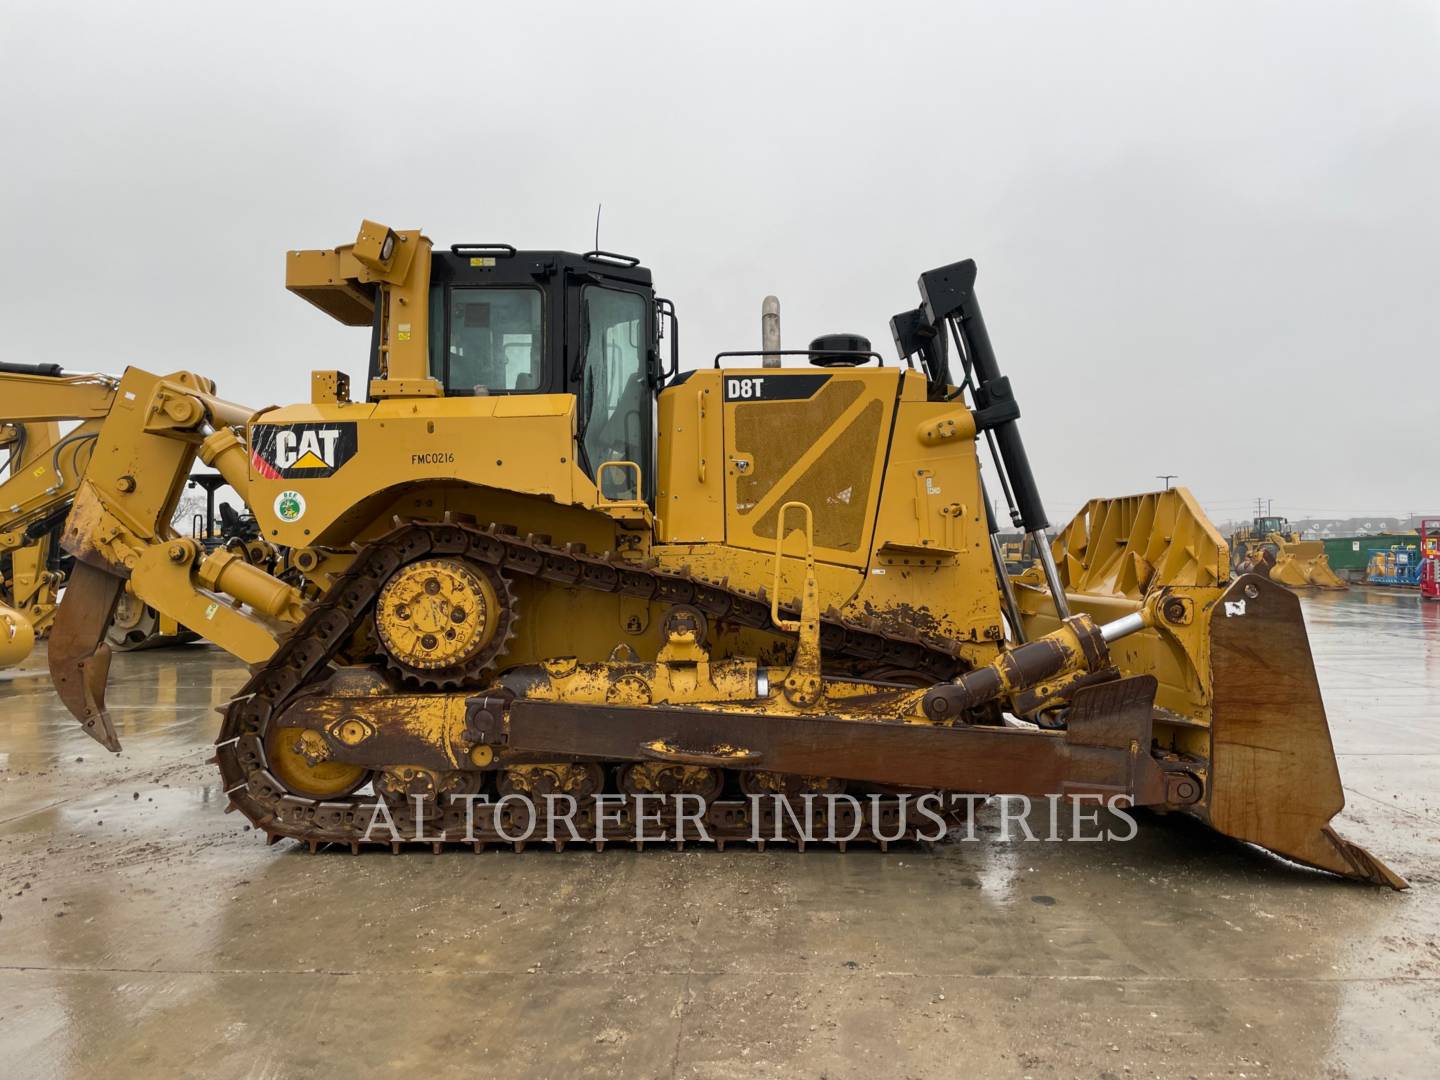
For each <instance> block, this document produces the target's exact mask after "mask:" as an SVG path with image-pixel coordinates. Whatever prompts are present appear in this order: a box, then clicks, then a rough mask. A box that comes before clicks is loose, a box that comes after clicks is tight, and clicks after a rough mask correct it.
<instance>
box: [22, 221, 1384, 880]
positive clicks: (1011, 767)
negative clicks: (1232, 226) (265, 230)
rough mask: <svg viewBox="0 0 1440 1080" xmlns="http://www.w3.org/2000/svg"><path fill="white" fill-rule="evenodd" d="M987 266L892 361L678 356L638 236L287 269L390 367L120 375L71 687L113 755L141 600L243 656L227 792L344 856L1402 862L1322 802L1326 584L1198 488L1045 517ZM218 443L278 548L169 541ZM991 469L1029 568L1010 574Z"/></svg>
mask: <svg viewBox="0 0 1440 1080" xmlns="http://www.w3.org/2000/svg"><path fill="white" fill-rule="evenodd" d="M975 280H976V267H975V264H974V262H972V261H968V260H967V261H962V262H958V263H954V264H950V265H947V266H943V267H939V268H937V269H935V270H931V271H927V272H926V273H924V274H922V275H921V276H920V278H919V297H918V302H917V305H916V306H915V307H914V308H913V309H911V310H907V311H904V312H901V313H899V314H898V315H896V316H895V317H894V319H892V320H891V329H892V332H893V334H894V337H895V343H896V346H897V358H896V359H891V360H888V361H887V360H886V359H885V358H884V357H882V356H881V355H880V354H879V353H877V352H875V351H873V350H872V349H871V347H870V344H869V343H868V342H867V341H865V340H864V339H863V338H859V337H856V336H852V335H825V336H822V337H820V338H817V339H816V340H815V341H814V342H813V343H812V345H811V347H810V348H809V349H805V350H778V349H773V347H772V349H771V350H769V351H767V352H766V354H765V355H764V356H763V357H762V356H761V354H752V353H722V354H720V355H719V356H717V357H715V359H714V361H713V363H712V364H710V365H709V366H701V367H697V368H694V369H687V370H682V367H681V364H680V354H679V348H678V333H679V326H678V318H677V312H676V309H675V305H674V304H673V303H671V302H670V301H668V300H666V299H664V298H662V297H658V296H657V295H656V293H655V290H654V287H653V283H652V280H651V275H650V272H649V271H648V270H647V269H645V268H644V267H642V266H641V265H640V264H639V262H638V261H637V260H635V259H633V258H630V257H627V256H620V255H615V254H612V253H607V252H603V251H592V252H588V253H585V254H574V253H568V252H563V251H528V250H518V249H516V248H515V247H512V246H509V245H504V244H488V243H485V244H454V245H452V246H450V247H449V248H444V249H441V248H436V247H434V246H433V245H432V243H431V241H430V240H429V239H427V238H426V237H425V236H424V235H423V234H422V233H421V232H420V231H417V230H394V229H391V228H388V227H386V226H384V225H382V224H378V223H375V222H371V221H366V222H364V223H363V224H362V225H361V228H360V231H359V234H358V235H357V237H356V239H355V240H354V242H353V243H349V244H343V245H341V246H338V247H335V248H331V249H323V250H303V251H292V252H289V253H288V255H287V270H286V285H287V288H288V289H289V290H290V291H291V292H292V293H294V294H295V295H297V296H299V297H300V298H302V299H303V300H305V301H307V302H309V303H310V304H312V305H313V306H314V307H316V308H318V309H319V310H320V311H322V312H324V313H325V314H327V315H329V316H330V317H331V318H333V319H335V320H336V321H338V322H339V323H341V324H343V325H346V326H353V327H365V328H368V329H369V349H368V372H367V377H366V379H365V381H364V383H363V387H361V388H357V389H359V390H360V392H359V393H356V392H354V391H353V390H352V386H351V381H350V379H349V377H348V376H347V375H346V374H345V373H343V372H339V371H316V372H313V373H312V375H311V382H310V397H309V401H307V402H305V403H302V404H295V405H289V406H284V407H278V408H269V409H264V410H261V411H259V412H252V411H251V410H249V409H247V408H244V407H241V406H237V405H235V404H233V403H230V402H228V401H226V400H225V399H224V398H222V397H220V396H218V394H217V391H216V387H215V385H214V383H213V382H211V381H210V380H209V379H208V378H206V377H204V376H201V375H198V374H195V373H190V372H176V373H171V374H153V373H151V372H148V371H144V370H142V369H140V368H136V367H131V368H129V369H127V370H126V371H125V372H124V374H123V375H122V376H121V377H120V379H119V384H118V388H117V393H116V395H115V397H114V400H113V402H112V404H111V407H110V409H109V411H108V413H107V415H106V416H105V417H104V419H103V421H102V423H101V426H100V430H99V432H98V435H97V441H96V446H95V450H94V452H93V453H92V454H91V456H90V459H89V463H88V465H87V467H86V469H85V473H84V476H83V478H82V480H81V483H80V487H79V490H78V492H77V493H76V497H75V500H74V504H73V507H72V509H71V511H70V514H69V517H68V519H67V521H66V523H65V527H64V532H63V543H64V545H65V548H66V549H67V550H68V551H70V552H71V553H73V554H74V556H75V558H76V566H75V570H74V576H73V578H72V580H71V583H70V587H69V590H68V591H67V593H66V595H65V597H64V600H63V602H62V603H61V606H60V611H59V614H58V617H57V619H56V623H55V628H54V630H53V632H52V637H51V646H50V653H49V661H50V669H51V673H52V677H53V680H54V684H55V687H56V689H57V691H58V692H59V695H60V697H61V698H62V699H63V701H64V702H65V704H66V705H67V706H68V707H69V708H70V710H71V711H72V712H73V713H74V715H75V716H76V718H77V719H78V720H79V722H80V723H81V725H82V727H83V729H84V730H85V731H86V732H87V733H89V734H90V735H91V736H93V737H94V738H95V739H96V740H98V741H99V742H100V743H101V744H103V745H104V746H106V747H107V748H109V749H111V750H118V749H119V748H120V745H121V744H120V737H121V735H122V734H123V730H124V717H123V716H112V715H111V714H109V713H108V712H107V710H106V708H105V683H106V678H107V673H108V669H109V665H110V653H109V650H108V648H107V646H106V645H105V643H104V631H105V627H106V626H107V625H108V623H109V620H110V618H111V616H112V612H113V608H114V605H115V603H116V601H117V599H118V598H119V597H120V595H121V594H122V592H123V591H124V589H125V588H126V587H127V583H128V587H129V588H131V589H132V590H133V591H134V593H135V595H136V596H137V597H139V598H141V599H142V600H143V601H144V602H145V603H148V604H151V605H153V606H154V607H155V608H156V610H158V611H160V612H162V613H164V614H166V615H168V616H169V617H171V618H173V619H175V620H176V621H177V622H179V623H180V624H182V625H184V626H187V627H190V628H191V629H193V630H195V631H196V632H198V633H200V634H202V635H203V636H204V637H205V638H207V639H208V640H210V641H212V642H214V643H216V644H217V645H219V646H221V647H223V648H225V649H226V650H228V651H229V652H230V653H232V654H233V655H234V656H236V657H237V658H239V659H240V660H242V661H244V662H245V663H246V664H248V665H250V666H251V671H252V675H251V677H250V679H249V681H248V683H247V684H246V685H245V686H244V687H243V689H242V690H241V692H240V693H239V694H238V695H237V696H236V697H235V698H234V699H233V701H231V702H230V704H229V705H228V706H227V707H226V708H225V709H224V716H223V720H222V723H221V729H220V732H219V736H218V739H217V742H216V757H215V762H216V764H217V765H218V768H219V772H220V776H221V779H222V783H223V788H224V791H225V792H226V794H227V796H228V800H229V809H231V810H236V811H239V813H240V814H241V816H242V817H243V818H245V819H247V820H248V821H249V822H250V823H251V824H252V825H253V826H254V828H255V829H256V830H258V832H259V834H260V835H263V836H266V837H268V838H269V839H270V841H271V842H275V841H278V840H281V839H284V838H293V839H294V840H296V841H299V842H300V843H301V844H304V845H308V846H309V848H310V849H311V850H312V851H313V850H317V849H320V848H325V847H334V848H339V849H341V850H346V849H348V850H350V851H353V852H359V851H361V850H363V849H364V848H365V846H366V845H380V846H382V847H389V848H390V849H391V850H397V851H398V850H401V849H403V848H404V847H405V846H406V845H425V846H431V847H434V848H437V849H438V848H440V847H442V846H444V845H447V844H462V845H472V846H474V847H475V848H477V849H479V848H483V847H485V846H486V845H495V844H514V846H516V847H517V848H519V847H523V846H524V845H525V844H526V843H531V844H534V843H546V844H550V843H553V844H554V845H555V846H556V847H563V846H565V845H566V844H567V843H583V844H587V845H593V846H595V847H601V846H603V845H604V844H606V843H622V842H623V843H627V844H628V843H635V844H637V845H638V844H643V843H646V842H649V841H651V840H655V839H656V837H657V835H658V836H659V838H660V839H663V841H664V842H665V843H676V844H684V843H686V842H687V841H697V840H698V841H702V842H703V841H712V842H714V843H715V844H717V845H723V844H725V843H727V842H749V843H761V844H763V843H765V842H784V843H794V844H797V845H799V846H800V847H802V848H803V847H804V846H805V844H806V843H807V842H836V843H839V844H840V846H841V847H844V846H845V845H846V844H849V843H872V844H873V843H879V844H882V845H883V844H886V843H889V842H891V841H895V840H902V839H915V838H918V837H920V836H921V832H922V826H923V827H925V828H928V827H929V826H928V823H926V822H925V821H923V820H921V822H920V824H919V825H917V824H916V818H914V817H907V810H908V809H912V808H914V807H915V806H916V805H917V800H920V799H924V798H927V797H934V798H935V801H934V802H933V803H932V804H931V805H932V806H938V807H942V808H943V809H942V810H941V811H937V812H936V813H935V814H932V815H930V816H931V817H933V818H934V819H935V820H938V821H940V822H941V823H942V825H943V824H947V823H950V822H953V821H955V820H957V818H956V817H953V816H947V815H954V814H958V813H960V811H957V810H955V800H956V797H957V796H966V797H974V796H984V795H991V794H1007V795H1014V796H1021V795H1023V796H1029V797H1035V798H1041V797H1049V796H1053V797H1056V798H1064V799H1069V800H1071V801H1072V803H1077V804H1078V803H1080V802H1083V801H1084V800H1087V799H1094V800H1104V801H1108V803H1109V804H1111V805H1119V806H1131V805H1134V806H1140V807H1148V808H1151V809H1153V810H1155V811H1158V812H1174V813H1183V814H1188V815H1190V816H1192V817H1194V818H1197V819H1199V820H1200V821H1202V822H1205V823H1207V824H1208V825H1210V826H1211V827H1212V828H1213V829H1215V830H1217V831H1219V832H1220V833H1223V834H1225V835H1227V836H1230V837H1234V838H1235V839H1237V840H1239V841H1244V842H1248V843H1250V844H1254V845H1258V846H1260V847H1263V848H1267V849H1269V850H1270V851H1272V852H1275V853H1277V854H1279V855H1281V856H1284V857H1285V858H1286V859H1289V860H1292V861H1294V862H1297V863H1302V864H1305V865H1307V866H1310V867H1314V868H1318V869H1321V870H1325V871H1329V872H1331V873H1333V874H1338V875H1343V876H1346V877H1352V878H1359V879H1363V880H1366V881H1371V882H1376V883H1383V884H1387V885H1390V886H1393V887H1395V888H1403V887H1404V885H1405V883H1404V881H1403V880H1402V879H1401V878H1400V877H1399V876H1397V875H1396V874H1394V873H1393V872H1392V871H1391V870H1389V869H1388V868H1387V867H1386V866H1385V865H1384V864H1383V863H1381V862H1380V860H1378V859H1376V858H1375V857H1373V856H1371V855H1370V854H1368V853H1367V852H1366V851H1365V850H1364V849H1362V848H1360V847H1359V846H1357V845H1356V844H1353V843H1350V842H1348V841H1346V840H1344V839H1342V838H1341V837H1340V836H1339V835H1338V834H1337V833H1336V832H1335V831H1334V830H1333V829H1332V828H1331V826H1330V820H1331V818H1332V817H1333V816H1334V815H1335V814H1336V813H1338V812H1339V810H1340V809H1341V808H1342V806H1343V804H1344V798H1343V794H1342V790H1341V786H1340V778H1339V773H1338V768H1337V764H1336V760H1335V756H1334V753H1333V750H1332V747H1331V743H1330V735H1329V729H1328V727H1327V724H1326V719H1325V712H1324V707H1323V704H1322V702H1321V699H1320V693H1319V689H1318V686H1317V683H1316V678H1315V672H1314V668H1313V665H1312V661H1311V656H1310V651H1309V646H1308V644H1307V640H1306V635H1305V628H1304V623H1303V621H1302V618H1301V613H1300V609H1299V605H1298V601H1297V600H1296V598H1295V597H1294V596H1293V595H1291V594H1290V593H1289V592H1288V591H1287V590H1285V589H1283V588H1281V587H1280V586H1278V585H1276V584H1274V583H1272V582H1271V581H1269V580H1267V579H1265V578H1263V577H1258V576H1255V575H1241V576H1232V575H1231V573H1230V566H1229V556H1228V551H1227V548H1226V545H1225V543H1224V541H1223V540H1222V539H1221V537H1220V536H1219V534H1218V533H1217V532H1216V530H1215V528H1214V526H1213V525H1211V524H1210V522H1208V521H1207V520H1206V519H1205V517H1204V515H1203V514H1202V512H1201V511H1200V510H1199V508H1198V506H1197V505H1196V503H1195V501H1194V500H1193V499H1192V497H1191V496H1190V494H1189V493H1188V492H1187V491H1186V490H1184V489H1182V488H1177V489H1174V490H1171V491H1165V492H1157V493H1154V494H1146V495H1137V496H1131V497H1124V498H1111V499H1096V500H1094V501H1092V502H1090V503H1089V504H1088V505H1087V506H1086V507H1085V508H1084V510H1082V512H1081V513H1080V514H1079V515H1078V516H1077V517H1076V518H1075V519H1074V520H1073V521H1072V522H1070V524H1069V525H1067V526H1065V527H1064V528H1063V529H1062V530H1061V531H1060V532H1059V533H1058V535H1054V536H1052V535H1051V526H1050V523H1049V521H1048V519H1047V517H1046V514H1045V510H1044V507H1043V503H1042V500H1041V498H1040V494H1039V492H1038V489H1037V486H1036V483H1035V479H1034V477H1033V475H1032V471H1031V468H1030V464H1029V462H1028V459H1027V456H1026V450H1025V446H1024V442H1023V440H1022V438H1021V432H1020V425H1019V417H1020V409H1019V405H1018V403H1017V398H1016V394H1015V391H1014V388H1013V387H1012V385H1011V383H1010V382H1009V380H1008V378H1007V377H1006V376H1005V375H1004V374H1002V372H1001V370H1000V367H999V364H998V361H997V359H996V354H995V351H994V349H993V347H992V345H991V342H990V338H989V335H988V332H987V330H986V325H985V321H984V319H983V317H982V314H981V310H980V307H979V303H978V301H977V298H976V291H975ZM667 342H668V348H667V347H666V343H667ZM797 354H798V355H797ZM781 356H790V357H792V363H791V364H790V366H775V365H776V364H777V363H778V362H779V360H780V357H781ZM802 358H803V359H802ZM757 359H758V361H759V362H757ZM796 359H799V360H801V362H799V363H795V362H793V361H794V360H796ZM982 445H983V446H984V447H985V448H986V449H988V451H989V452H990V456H991V458H992V465H991V467H990V468H987V470H986V471H985V472H984V473H983V474H982V469H981V464H980V457H981V447H982ZM197 458H198V459H199V460H200V461H201V462H203V463H204V464H206V465H208V466H211V467H213V468H214V469H215V470H217V471H218V472H219V473H220V474H221V475H222V476H223V477H224V478H225V480H226V481H227V482H228V483H229V484H230V485H231V486H232V487H233V488H234V489H235V490H236V491H237V492H239V493H241V494H242V496H243V497H244V499H245V500H246V502H247V504H248V505H249V507H250V508H251V510H252V511H253V513H254V515H255V518H256V520H257V522H258V524H259V526H260V529H261V532H262V535H263V537H264V539H265V540H267V541H268V542H270V543H271V544H273V545H275V546H276V548H277V549H278V550H280V551H281V552H283V564H282V565H281V566H280V567H278V568H277V570H278V572H277V573H270V572H267V571H266V570H265V569H263V568H261V567H257V566H254V565H252V564H250V563H249V562H247V561H246V560H245V559H244V558H242V557H239V556H237V555H236V554H235V553H234V552H229V551H224V550H216V551H209V552H206V551H204V550H203V549H202V547H201V546H200V545H198V544H197V543H195V542H194V541H193V540H190V539H187V538H185V537H182V536H178V535H176V533H175V532H174V530H172V529H171V528H170V524H169V523H170V521H171V515H172V512H173V509H174V506H175V502H176V499H177V498H178V496H179V492H180V488H181V486H182V485H183V483H184V479H185V477H186V476H187V475H188V473H189V471H190V468H191V465H192V463H193V462H194V461H195V460H196V459H197ZM992 470H993V471H992ZM992 490H994V491H996V492H998V493H999V497H1000V498H1003V499H1004V501H1005V503H1006V505H1007V506H1008V507H1009V508H1010V509H1009V513H1010V518H1011V521H1010V522H1009V523H1007V525H1006V528H1007V529H1009V528H1015V529H1019V530H1021V531H1023V532H1024V533H1025V534H1026V535H1027V536H1028V538H1029V540H1030V542H1031V546H1032V548H1033V549H1034V551H1035V552H1036V554H1037V563H1036V565H1035V566H1033V567H1031V568H1030V569H1029V570H1028V571H1027V572H1026V573H1025V574H1023V575H1021V576H1019V577H1017V578H1015V579H1014V580H1012V579H1011V578H1010V576H1008V575H1007V574H1006V572H1005V568H1004V563H1003V560H1002V559H1001V552H1000V549H999V545H998V542H997V540H996V536H997V533H998V532H999V531H1000V527H1001V526H1000V525H999V523H997V521H996V520H994V519H993V516H992V513H991V510H990V506H991V503H990V494H991V491H992ZM947 800H948V801H947ZM657 804H658V808H656V807H657ZM966 805H970V804H969V803H966ZM647 808H653V809H647ZM647 828H648V830H649V831H648V833H647V831H646V830H647ZM817 833H819V834H822V835H820V837H819V839H817V838H816V834H817Z"/></svg>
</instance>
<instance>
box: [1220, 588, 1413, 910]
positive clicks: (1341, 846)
mask: <svg viewBox="0 0 1440 1080" xmlns="http://www.w3.org/2000/svg"><path fill="white" fill-rule="evenodd" d="M1210 641H1211V661H1212V665H1213V672H1214V682H1213V688H1214V698H1213V708H1214V712H1213V719H1212V727H1211V739H1212V745H1211V765H1210V784H1209V797H1208V799H1207V800H1206V803H1205V804H1204V806H1203V807H1200V808H1197V809H1196V810H1195V811H1193V812H1194V813H1196V814H1197V816H1199V817H1201V818H1202V819H1203V820H1205V821H1207V822H1208V823H1209V824H1210V825H1211V826H1212V827H1213V828H1215V829H1216V830H1217V831H1219V832H1222V833H1224V834H1225V835H1227V836H1232V837H1235V838H1236V839H1238V840H1244V841H1247V842H1249V843H1252V844H1257V845H1259V846H1260V847H1263V848H1268V849H1269V850H1271V851H1273V852H1275V853H1276V854H1278V855H1282V856H1284V857H1285V858H1287V859H1293V860H1294V861H1296V862H1299V863H1304V864H1305V865H1307V866H1313V867H1317V868H1319V869H1321V870H1328V871H1330V872H1331V873H1335V874H1341V875H1344V876H1345V877H1351V878H1359V879H1361V880H1364V881H1370V882H1374V883H1375V884H1378V885H1389V886H1390V887H1391V888H1394V889H1404V888H1408V887H1409V886H1408V885H1407V883H1406V881H1405V879H1404V878H1402V877H1400V876H1399V875H1398V874H1396V873H1395V872H1394V871H1392V870H1391V869H1390V868H1389V867H1387V866H1386V865H1385V864H1384V863H1382V862H1381V861H1380V860H1379V859H1377V858H1375V856H1373V855H1371V854H1370V853H1369V852H1368V851H1366V850H1365V849H1364V848H1362V847H1361V846H1360V845H1359V844H1354V843H1351V842H1350V841H1348V840H1346V839H1344V838H1343V837H1341V836H1340V835H1339V834H1337V833H1336V832H1335V830H1334V829H1332V828H1331V827H1330V819H1331V818H1333V817H1334V816H1335V815H1336V814H1338V813H1339V812H1340V811H1341V809H1343V808H1344V806H1345V793H1344V790H1343V789H1342V788H1341V785H1340V768H1339V765H1338V763H1337V762H1336V760H1335V748H1334V746H1333V745H1332V743H1331V740H1330V727H1329V725H1328V723H1327V722H1326V719H1325V706H1324V704H1323V702H1322V701H1321V698H1320V684H1319V682H1318V681H1317V680H1316V677H1315V664H1314V660H1313V658H1312V657H1311V654H1310V643H1309V639H1308V637H1307V636H1306V633H1305V622H1304V618H1303V617H1302V615H1301V612H1300V601H1299V599H1298V598H1296V597H1295V596H1294V594H1292V593H1290V592H1289V591H1287V590H1286V589H1284V588H1281V587H1280V586H1279V585H1276V584H1274V583H1272V582H1270V581H1268V580H1266V579H1264V578H1261V577H1258V576H1256V575H1253V574H1247V575H1245V576H1243V577H1240V578H1238V579H1237V580H1236V581H1234V582H1233V583H1232V584H1231V586H1230V588H1229V589H1228V590H1226V592H1225V594H1224V595H1223V596H1222V597H1221V599H1220V600H1219V601H1218V602H1217V603H1216V604H1215V606H1214V607H1213V608H1212V609H1211V614H1210Z"/></svg>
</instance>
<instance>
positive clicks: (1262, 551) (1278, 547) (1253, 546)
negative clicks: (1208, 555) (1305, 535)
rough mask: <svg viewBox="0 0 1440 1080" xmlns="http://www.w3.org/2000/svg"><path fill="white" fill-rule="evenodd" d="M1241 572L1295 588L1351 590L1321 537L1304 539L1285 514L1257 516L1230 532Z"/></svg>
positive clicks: (1236, 566)
mask: <svg viewBox="0 0 1440 1080" xmlns="http://www.w3.org/2000/svg"><path fill="white" fill-rule="evenodd" d="M1230 563H1231V566H1232V567H1233V568H1234V570H1235V572H1236V573H1238V574H1260V575H1263V576H1265V577H1268V578H1269V579H1270V580H1271V581H1278V582H1279V583H1280V584H1282V585H1287V586H1289V587H1290V588H1292V589H1348V588H1349V586H1348V585H1346V584H1345V582H1344V581H1342V580H1341V578H1340V576H1339V575H1338V574H1336V573H1335V571H1334V570H1332V569H1330V557H1329V556H1328V555H1326V554H1325V545H1324V543H1322V542H1321V541H1319V540H1302V539H1301V538H1300V533H1299V532H1298V531H1297V530H1295V529H1292V528H1290V523H1289V522H1288V521H1286V520H1285V519H1284V518H1283V517H1257V518H1255V520H1254V521H1252V522H1251V523H1250V524H1249V525H1248V526H1241V527H1240V528H1239V529H1236V530H1235V532H1233V533H1232V534H1231V535H1230Z"/></svg>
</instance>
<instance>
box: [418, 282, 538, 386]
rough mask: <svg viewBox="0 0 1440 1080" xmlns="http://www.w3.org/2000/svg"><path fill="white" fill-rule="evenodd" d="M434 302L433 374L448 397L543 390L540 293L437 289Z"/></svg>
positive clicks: (431, 369) (431, 337)
mask: <svg viewBox="0 0 1440 1080" xmlns="http://www.w3.org/2000/svg"><path fill="white" fill-rule="evenodd" d="M430 300H431V302H430V343H431V347H430V373H431V374H432V375H434V376H435V378H437V379H439V380H440V381H441V382H442V383H443V384H444V385H445V392H446V393H447V394H475V393H481V394H486V393H491V394H497V393H514V392H521V393H523V392H525V391H527V390H529V391H534V390H539V389H540V388H541V387H542V386H543V384H544V370H543V364H544V360H543V357H544V355H545V352H544V340H543V339H544V332H543V325H542V323H541V302H540V290H539V289H529V288H519V289H499V288H491V287H484V288H463V287H451V288H449V289H438V288H437V289H435V290H433V291H432V293H431V298H430Z"/></svg>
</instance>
